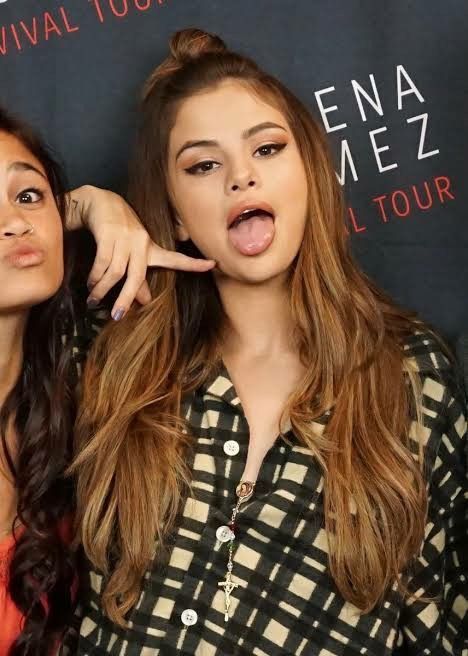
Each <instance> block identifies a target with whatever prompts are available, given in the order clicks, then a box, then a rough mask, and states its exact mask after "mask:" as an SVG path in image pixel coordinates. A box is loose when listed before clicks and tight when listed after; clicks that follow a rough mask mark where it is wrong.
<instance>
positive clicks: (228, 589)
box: [218, 481, 255, 622]
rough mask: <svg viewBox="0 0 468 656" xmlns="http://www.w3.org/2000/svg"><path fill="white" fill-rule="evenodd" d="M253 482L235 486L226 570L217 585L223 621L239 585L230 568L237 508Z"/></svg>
mask: <svg viewBox="0 0 468 656" xmlns="http://www.w3.org/2000/svg"><path fill="white" fill-rule="evenodd" d="M254 489H255V483H252V482H250V481H241V482H240V483H239V485H238V486H237V488H236V496H237V503H236V505H235V507H234V509H233V511H232V516H231V521H230V522H229V524H228V526H229V528H230V529H231V536H230V538H229V546H228V551H229V557H228V564H227V572H226V577H225V579H224V581H220V582H219V583H218V586H219V587H220V588H223V590H224V621H225V622H227V621H228V620H229V609H230V607H231V594H232V592H233V590H235V589H236V588H238V587H239V584H238V583H235V582H234V581H233V580H232V569H233V566H234V565H233V553H234V542H235V540H236V532H237V524H236V518H237V514H238V512H239V508H240V507H241V505H242V504H243V503H245V502H246V501H248V500H249V499H250V497H251V496H252V494H253V493H254Z"/></svg>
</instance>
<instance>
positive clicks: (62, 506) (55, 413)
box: [0, 108, 75, 656]
mask: <svg viewBox="0 0 468 656" xmlns="http://www.w3.org/2000/svg"><path fill="white" fill-rule="evenodd" d="M0 132H5V133H7V134H9V135H11V136H13V137H15V138H16V139H17V140H18V141H20V142H21V143H22V144H23V146H24V147H25V148H26V149H27V150H28V151H29V152H30V153H31V154H32V155H34V157H35V158H36V159H37V160H38V161H39V162H40V163H41V164H42V166H43V167H44V170H45V173H46V176H47V180H48V182H49V184H50V187H51V190H52V193H53V195H54V197H55V200H56V203H57V207H58V210H59V213H60V216H61V218H62V222H63V224H64V223H65V216H66V209H67V196H66V193H65V189H66V186H65V179H64V175H63V172H62V169H61V167H60V166H59V164H58V163H57V161H56V160H55V158H54V157H53V155H52V154H51V152H50V151H49V150H48V149H47V148H46V146H45V144H44V143H43V142H42V140H41V139H40V138H39V137H38V136H37V135H36V134H35V133H34V132H33V131H32V129H31V128H30V127H29V126H28V125H26V124H25V123H23V122H22V121H20V120H19V119H17V118H16V117H13V116H12V115H10V114H8V113H7V112H6V111H5V110H4V109H2V108H0ZM68 246H69V245H68V243H67V240H65V250H64V255H65V276H64V280H63V283H62V285H61V287H60V289H59V290H58V291H57V293H56V294H54V296H53V297H52V298H50V299H48V300H46V301H44V302H43V303H40V304H39V305H36V306H35V307H33V308H31V310H30V314H29V317H28V321H27V324H26V331H25V334H24V338H23V353H24V357H23V365H22V368H21V372H20V374H19V377H18V380H17V381H16V383H15V385H14V386H13V388H12V389H11V391H10V392H9V394H8V396H7V398H6V399H5V402H4V403H3V405H2V407H1V408H0V461H1V464H2V465H3V464H4V465H5V466H6V469H7V471H8V473H9V475H10V477H11V480H12V481H13V483H14V486H15V489H16V492H17V496H18V503H17V515H16V517H15V520H14V522H13V524H14V525H15V524H16V522H17V521H19V522H20V524H21V525H22V527H23V530H22V531H21V532H19V531H18V532H17V533H16V543H15V548H14V552H13V557H12V559H11V562H10V566H9V572H8V593H9V594H10V596H11V598H12V600H13V602H14V603H15V605H16V606H17V607H18V608H19V610H20V611H21V612H22V613H23V615H24V620H23V622H22V626H21V631H20V633H19V635H18V636H17V638H16V640H15V642H14V644H13V646H12V648H11V649H10V652H9V653H10V656H25V655H26V654H27V655H28V656H34V655H36V654H45V653H49V652H50V651H51V650H52V649H53V647H54V645H55V644H56V642H57V638H58V637H59V635H60V633H61V632H62V631H63V630H64V629H65V627H66V626H67V624H68V622H69V620H70V618H71V614H72V609H73V603H72V602H73V600H72V591H71V588H72V583H73V579H74V576H75V563H74V557H73V554H72V551H71V549H70V548H69V547H68V546H67V545H66V544H64V541H63V538H62V536H61V534H60V522H61V521H62V520H63V519H64V518H66V516H67V515H69V514H70V513H71V511H72V500H73V487H72V483H71V481H70V480H69V479H68V478H66V477H65V469H66V468H67V467H68V465H69V463H70V461H71V456H72V437H73V423H74V420H75V400H74V384H75V380H74V375H73V372H74V367H73V360H72V349H71V346H72V344H71V341H72V340H71V336H72V333H73V321H72V315H73V313H72V303H71V294H70V291H69V278H70V274H71V261H70V257H69V256H70V249H69V247H68ZM66 337H68V339H66ZM11 424H13V428H14V432H15V444H14V452H15V453H14V454H13V453H12V450H11V449H10V447H9V444H8V440H7V432H8V428H10V427H11ZM12 529H13V526H12ZM13 532H14V531H13Z"/></svg>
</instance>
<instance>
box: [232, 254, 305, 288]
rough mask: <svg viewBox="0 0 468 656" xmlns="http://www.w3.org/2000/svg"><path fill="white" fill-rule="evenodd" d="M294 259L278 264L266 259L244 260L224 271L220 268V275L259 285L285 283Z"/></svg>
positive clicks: (252, 258)
mask: <svg viewBox="0 0 468 656" xmlns="http://www.w3.org/2000/svg"><path fill="white" fill-rule="evenodd" d="M293 261H294V258H291V260H289V259H288V261H286V262H284V261H283V262H278V261H274V262H272V261H271V260H270V261H268V259H267V258H257V257H255V256H254V257H251V258H244V261H243V262H242V263H241V265H240V266H239V264H237V265H236V266H230V267H229V268H228V267H226V269H225V270H223V269H222V268H221V273H222V274H223V275H224V276H225V277H227V278H230V279H231V280H237V281H238V282H242V283H246V284H251V285H261V284H266V283H269V282H273V281H281V280H284V281H286V279H287V277H288V272H289V270H290V268H291V266H292V263H293Z"/></svg>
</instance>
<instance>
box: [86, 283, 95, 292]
mask: <svg viewBox="0 0 468 656" xmlns="http://www.w3.org/2000/svg"><path fill="white" fill-rule="evenodd" d="M86 286H87V288H88V289H89V291H91V290H92V288H93V287H94V282H91V281H89V282H88V284H87V285H86Z"/></svg>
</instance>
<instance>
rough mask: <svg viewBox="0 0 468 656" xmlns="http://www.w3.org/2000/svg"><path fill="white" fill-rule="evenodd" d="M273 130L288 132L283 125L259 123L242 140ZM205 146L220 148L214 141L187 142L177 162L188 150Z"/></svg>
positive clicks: (180, 149) (247, 131)
mask: <svg viewBox="0 0 468 656" xmlns="http://www.w3.org/2000/svg"><path fill="white" fill-rule="evenodd" d="M272 128H279V129H280V130H283V131H284V132H286V128H284V127H283V126H282V125H279V124H278V123H273V122H272V121H264V122H263V123H258V125H254V126H253V127H251V128H248V129H247V130H244V132H243V133H242V139H250V137H253V136H254V135H256V134H258V133H259V132H262V131H263V130H271V129H272ZM203 146H205V147H206V146H215V147H219V142H218V141H216V140H214V139H197V140H195V141H186V142H185V143H184V145H183V146H182V147H181V148H179V150H178V151H177V155H176V161H177V160H178V158H179V157H180V155H182V153H183V152H184V151H185V150H188V149H189V148H200V147H203Z"/></svg>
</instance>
